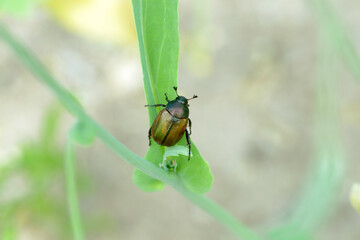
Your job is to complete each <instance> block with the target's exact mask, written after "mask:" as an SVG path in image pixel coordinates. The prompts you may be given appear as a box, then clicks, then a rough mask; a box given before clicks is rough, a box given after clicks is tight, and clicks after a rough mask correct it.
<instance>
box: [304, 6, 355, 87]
mask: <svg viewBox="0 0 360 240" xmlns="http://www.w3.org/2000/svg"><path fill="white" fill-rule="evenodd" d="M307 2H308V4H309V6H310V10H311V11H312V12H313V14H314V16H315V18H316V20H317V22H318V25H319V29H320V30H321V32H322V33H323V34H324V35H325V36H326V38H327V39H328V41H329V43H330V44H331V46H332V48H333V49H334V50H335V51H334V52H336V53H337V54H338V56H339V57H340V58H341V59H342V61H343V62H344V63H345V65H346V66H347V67H348V69H349V71H350V72H351V73H352V74H353V75H354V77H355V78H356V79H357V80H358V82H360V57H359V54H358V53H357V51H356V48H355V46H354V44H353V43H352V41H351V38H350V36H349V33H348V32H347V31H346V28H345V27H344V24H343V23H342V21H341V19H340V17H339V16H338V14H337V12H336V10H335V9H334V7H333V6H332V4H331V2H330V1H329V0H307Z"/></svg>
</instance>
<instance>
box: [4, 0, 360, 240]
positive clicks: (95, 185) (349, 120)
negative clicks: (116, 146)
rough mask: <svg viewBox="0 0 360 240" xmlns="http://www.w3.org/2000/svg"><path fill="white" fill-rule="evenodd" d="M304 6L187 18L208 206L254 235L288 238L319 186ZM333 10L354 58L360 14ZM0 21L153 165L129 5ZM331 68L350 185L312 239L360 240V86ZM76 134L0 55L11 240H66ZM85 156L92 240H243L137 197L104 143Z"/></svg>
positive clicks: (251, 7)
mask: <svg viewBox="0 0 360 240" xmlns="http://www.w3.org/2000/svg"><path fill="white" fill-rule="evenodd" d="M310 2H311V1H286V0H273V1H266V0H263V1H244V0H236V1H235V0H228V1H205V0H197V1H191V0H180V2H179V16H180V60H179V92H180V93H181V94H182V95H185V96H192V95H193V94H197V95H198V96H199V98H198V99H196V100H194V101H192V102H191V107H190V111H191V113H190V115H191V116H190V117H191V119H192V123H193V128H192V130H193V131H192V132H193V133H192V140H193V141H194V142H195V143H196V145H197V147H198V148H199V150H200V152H201V153H202V156H203V157H204V159H205V160H207V161H208V162H209V164H210V167H211V169H212V171H213V174H214V185H213V188H212V190H211V191H210V192H209V193H208V194H207V195H208V196H209V197H211V198H212V199H214V200H215V201H217V202H218V203H220V204H221V205H222V206H224V207H225V208H226V209H227V210H229V211H230V212H232V213H233V214H234V215H235V216H236V217H237V218H238V219H239V220H240V221H242V222H243V223H244V224H246V225H248V226H250V227H251V228H254V229H256V230H259V231H264V229H266V228H267V227H269V226H270V227H271V226H273V225H278V224H280V222H281V219H283V218H286V216H287V214H288V212H289V211H291V209H293V208H295V207H296V205H297V202H298V201H299V199H300V198H301V195H302V191H303V190H304V189H305V191H306V187H305V186H306V184H310V186H311V181H310V183H309V182H308V179H309V175H310V174H309V173H310V172H311V169H313V165H314V164H313V163H314V162H315V161H316V156H317V151H318V150H317V148H316V146H317V141H319V140H318V138H319V136H317V133H316V132H317V129H318V128H320V129H321V126H322V123H321V122H316V121H318V120H317V119H321V117H320V118H316V116H317V115H318V114H319V110H318V108H317V107H316V104H315V103H316V99H317V96H318V95H319V92H320V96H321V91H322V88H321V87H319V86H318V84H317V80H316V79H317V78H318V77H319V74H318V71H319V67H318V64H319V63H318V62H319V61H318V60H319V52H321V51H320V50H321V47H322V46H323V45H326V44H324V43H323V42H322V41H324V40H322V37H321V32H323V31H324V29H323V27H322V26H323V25H321V21H318V20H317V19H318V17H319V15H321V13H319V11H318V10H319V8H318V6H314V5H313V4H311V3H310ZM331 4H332V5H333V9H334V10H335V13H336V14H337V15H336V16H337V18H338V19H341V22H342V24H343V25H342V26H341V27H342V29H344V31H345V30H346V32H347V33H349V38H350V41H351V42H352V43H353V44H354V46H353V47H354V51H355V50H358V51H359V48H360V45H359V43H360V31H359V29H360V14H359V11H360V2H359V1H355V0H342V1H340V0H334V1H331ZM0 21H1V22H2V23H4V24H5V25H6V26H7V27H8V28H9V29H10V30H11V31H12V32H13V33H14V34H15V35H16V36H17V37H18V39H19V40H21V41H22V42H23V43H25V44H26V45H27V46H28V47H30V48H31V49H32V50H33V51H34V52H35V53H36V54H37V55H38V56H39V58H40V59H41V60H42V61H43V62H44V63H45V64H46V66H47V67H48V68H49V70H50V71H51V73H52V74H53V75H54V76H55V77H56V78H57V79H58V80H59V81H60V82H61V84H63V85H64V86H65V87H66V88H67V89H69V90H71V91H72V92H73V93H74V94H75V95H76V96H77V98H78V99H79V100H80V102H81V103H82V104H83V105H84V107H85V109H86V110H87V111H88V112H89V114H90V115H91V116H92V117H94V118H95V119H96V120H97V121H99V122H100V123H101V124H102V125H103V126H104V127H105V128H106V129H108V130H109V131H110V132H111V133H112V134H113V135H114V136H116V137H117V138H118V139H119V140H120V141H121V142H123V143H124V144H125V145H126V146H127V147H129V148H130V149H131V150H132V151H134V152H135V153H136V154H138V155H139V156H144V154H145V153H146V151H147V149H148V139H147V131H148V128H149V123H148V115H147V110H146V109H145V108H144V104H145V96H144V91H143V85H142V71H141V66H140V57H139V52H138V45H137V39H136V32H135V29H134V24H133V16H132V9H131V1H130V0H106V1H105V0H53V1H46V0H44V1H41V0H27V1H25V0H22V1H20V0H19V1H6V0H0ZM319 22H320V24H319ZM325 31H326V29H325ZM325 42H326V40H325ZM330 42H331V41H330ZM330 45H331V43H330ZM330 48H331V47H330ZM319 49H320V50H319ZM335 52H336V51H335ZM335 55H336V53H335ZM330 58H331V57H329V59H330ZM326 59H327V58H325V60H326ZM336 59H337V60H336V61H335V63H334V64H333V65H329V67H325V69H328V71H329V72H330V71H333V72H334V74H330V75H333V76H334V77H335V81H336V82H337V83H336V84H335V85H336V86H335V87H333V88H332V89H331V91H332V93H333V97H332V98H331V101H333V102H332V105H331V107H333V108H331V109H332V110H333V112H334V113H335V114H334V115H335V116H334V118H336V119H335V120H334V121H333V124H334V125H335V126H337V127H338V129H339V132H338V133H337V134H335V135H330V137H334V136H335V137H337V139H336V140H337V141H338V146H337V147H338V148H339V149H341V150H339V152H341V153H342V154H343V156H345V157H344V161H345V163H344V165H345V167H344V168H345V173H343V174H344V175H343V178H341V179H340V180H339V182H337V183H336V184H334V185H336V186H334V189H335V190H334V195H335V197H334V199H335V201H336V204H334V205H331V207H329V209H327V210H326V212H327V213H328V214H326V216H324V218H322V221H320V222H319V224H317V225H316V228H315V239H329V240H338V239H349V240H350V239H360V227H359V226H360V216H359V215H358V214H357V213H356V211H355V210H354V209H353V208H352V207H351V205H350V203H349V191H350V187H351V185H352V183H353V182H359V181H360V175H359V172H360V165H359V158H358V156H359V155H360V149H359V147H358V143H359V141H360V128H359V124H360V111H359V109H360V86H359V84H358V80H359V78H357V77H356V74H353V73H352V70H351V69H349V68H348V65H347V64H348V63H347V62H346V57H345V58H342V57H339V58H336ZM344 59H345V60H344ZM325 62H326V61H325ZM333 68H334V69H333ZM355 68H356V67H355ZM320 98H321V97H320ZM74 122H75V119H74V118H73V117H71V116H70V115H69V113H68V112H67V111H66V110H65V109H64V108H63V107H62V106H60V104H59V103H58V102H57V100H56V99H55V97H54V96H53V95H52V93H51V91H49V89H48V88H47V87H44V86H43V85H42V84H41V83H40V82H39V81H37V80H36V79H35V78H34V77H33V76H32V75H31V73H29V71H28V70H27V69H26V68H25V67H24V66H23V65H22V64H21V63H20V61H19V60H18V59H17V57H16V56H15V55H14V54H13V53H12V52H11V51H10V49H9V48H8V47H7V46H6V45H5V44H4V43H3V42H0V189H1V191H0V228H1V229H2V231H5V230H6V231H7V235H8V236H9V235H11V234H13V236H16V237H15V238H13V239H21V240H23V239H24V240H25V239H26V240H33V239H36V240H43V239H54V240H56V239H71V231H70V226H68V225H69V220H68V218H67V213H66V211H67V208H66V197H65V190H64V174H63V155H64V153H65V140H66V134H67V131H68V130H69V129H70V128H71V126H72V124H73V123H74ZM336 124H337V125H336ZM321 136H323V135H320V142H322V141H327V140H328V139H326V138H323V139H321ZM76 153H77V160H76V161H77V171H78V182H79V192H80V196H79V197H80V207H81V213H82V217H83V221H84V225H85V232H86V239H96V240H100V239H104V240H105V239H106V240H115V239H127V240H135V239H174V240H178V239H179V240H180V239H189V240H192V239H194V240H195V239H209V240H218V239H229V240H230V239H236V238H235V236H234V235H233V234H232V233H231V232H228V231H227V230H226V229H225V228H224V227H223V226H221V225H220V224H218V223H217V222H216V221H215V220H214V219H212V218H211V217H209V216H208V215H207V214H206V213H204V212H202V211H201V210H200V209H198V208H197V207H196V206H194V205H192V204H191V203H189V202H188V201H187V200H186V199H184V198H183V197H182V196H181V195H179V194H178V193H177V192H175V191H174V190H172V189H171V188H169V187H166V188H165V190H164V191H162V192H156V193H144V192H142V191H140V190H139V189H138V188H137V187H136V186H135V185H134V184H133V182H132V180H131V176H132V172H133V167H132V166H130V165H129V164H127V163H126V162H124V161H123V160H121V159H119V158H118V157H117V156H115V154H114V153H112V152H111V151H110V150H108V149H107V148H106V147H105V146H104V144H102V143H101V142H100V141H95V143H94V144H93V145H92V146H91V147H88V148H83V147H80V148H77V150H76ZM310 179H311V178H310ZM315 179H316V178H315ZM314 184H315V183H314ZM329 184H332V183H330V182H329ZM322 197H324V198H326V196H322V195H320V196H318V199H317V200H319V201H321V199H322ZM310 205H311V204H310ZM1 234H2V233H1V232H0V236H1ZM2 239H5V238H2Z"/></svg>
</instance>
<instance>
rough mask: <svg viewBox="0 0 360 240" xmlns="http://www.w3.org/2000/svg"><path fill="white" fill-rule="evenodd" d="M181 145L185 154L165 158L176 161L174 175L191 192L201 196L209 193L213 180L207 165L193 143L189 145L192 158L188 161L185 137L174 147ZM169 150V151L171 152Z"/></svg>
mask: <svg viewBox="0 0 360 240" xmlns="http://www.w3.org/2000/svg"><path fill="white" fill-rule="evenodd" d="M181 145H183V147H184V148H185V149H186V151H184V153H185V154H184V155H180V156H177V154H176V152H175V154H174V155H175V156H174V155H173V156H170V157H167V160H168V161H170V162H171V161H176V164H177V167H176V174H177V175H178V176H179V177H180V178H181V180H182V181H183V182H184V184H185V186H186V187H187V188H189V189H190V190H191V191H192V192H194V193H198V194H203V193H206V192H208V191H210V189H211V186H212V183H213V180H214V179H213V175H212V173H211V170H210V167H209V164H208V163H207V162H206V161H205V160H204V158H203V157H202V156H201V154H200V152H199V150H198V149H197V147H196V146H195V144H194V143H193V142H192V143H191V153H192V156H191V158H190V160H188V147H187V146H186V147H185V145H186V137H185V136H184V137H183V138H182V139H181V140H180V142H179V143H178V144H177V145H176V147H179V146H181ZM171 148H173V147H171ZM171 148H170V151H172V150H171ZM168 149H169V148H168ZM166 152H167V151H166Z"/></svg>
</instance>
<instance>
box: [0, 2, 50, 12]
mask: <svg viewBox="0 0 360 240" xmlns="http://www.w3.org/2000/svg"><path fill="white" fill-rule="evenodd" d="M41 1H44V0H1V1H0V12H4V13H10V14H16V15H25V14H27V13H28V12H29V11H30V10H31V9H32V7H33V6H34V5H35V4H36V3H38V2H41Z"/></svg>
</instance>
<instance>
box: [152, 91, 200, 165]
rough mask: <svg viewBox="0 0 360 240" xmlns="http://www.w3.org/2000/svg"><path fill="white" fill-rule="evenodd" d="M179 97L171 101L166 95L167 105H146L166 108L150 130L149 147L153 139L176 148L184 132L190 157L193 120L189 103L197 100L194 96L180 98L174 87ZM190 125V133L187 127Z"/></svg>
mask: <svg viewBox="0 0 360 240" xmlns="http://www.w3.org/2000/svg"><path fill="white" fill-rule="evenodd" d="M174 90H175V92H176V95H177V97H176V98H175V99H174V100H172V101H170V100H169V98H168V96H167V95H166V93H165V99H166V101H167V104H166V105H164V104H155V105H145V107H165V108H164V109H163V110H161V111H160V112H159V114H158V115H157V117H156V118H155V120H154V122H153V124H152V126H151V128H150V129H149V145H151V137H153V139H154V140H155V142H157V143H158V144H160V145H162V146H167V147H170V146H174V145H175V144H176V143H177V142H179V141H180V139H181V138H182V136H183V135H184V132H185V134H186V141H187V145H188V146H189V157H188V160H190V155H191V142H190V134H191V120H190V118H189V104H188V101H189V100H191V99H194V98H197V96H196V95H194V96H193V97H192V98H189V99H187V98H186V97H183V96H179V94H178V93H177V87H174ZM188 124H189V129H190V133H189V132H188V131H187V129H186V127H187V126H188Z"/></svg>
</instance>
